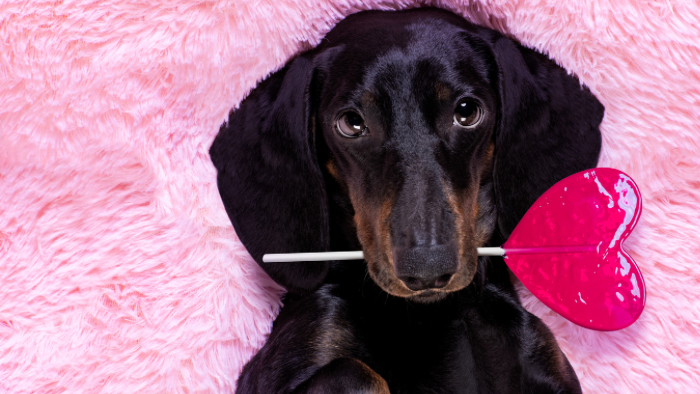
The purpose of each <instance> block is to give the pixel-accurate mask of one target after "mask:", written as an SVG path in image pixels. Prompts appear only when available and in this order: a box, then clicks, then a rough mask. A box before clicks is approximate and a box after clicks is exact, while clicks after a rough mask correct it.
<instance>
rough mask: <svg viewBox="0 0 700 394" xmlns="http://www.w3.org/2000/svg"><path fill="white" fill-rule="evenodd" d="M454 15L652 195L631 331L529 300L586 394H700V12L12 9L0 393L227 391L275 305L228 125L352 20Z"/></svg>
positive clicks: (647, 197) (4, 95) (0, 98)
mask: <svg viewBox="0 0 700 394" xmlns="http://www.w3.org/2000/svg"><path fill="white" fill-rule="evenodd" d="M420 4H432V5H439V6H442V7H444V8H448V9H451V10H453V11H455V12H457V13H460V14H462V15H464V16H466V17H467V18H468V19H470V20H473V21H475V22H477V23H480V24H483V25H487V26H490V27H493V28H495V29H497V30H500V31H502V32H504V33H506V34H508V35H510V36H512V37H514V38H516V39H518V40H520V41H521V42H523V43H524V44H526V45H528V46H531V47H535V48H537V49H539V50H541V51H543V52H546V53H548V54H549V55H550V56H551V57H552V58H554V59H555V60H556V61H557V62H558V63H559V64H561V65H562V66H563V67H565V68H566V69H568V70H569V71H571V72H572V73H575V74H577V75H578V76H579V77H580V79H581V80H582V81H583V82H584V83H585V84H587V85H588V86H589V87H590V88H591V90H592V91H593V92H594V93H595V94H596V95H597V96H598V98H599V99H600V101H601V102H602V103H603V104H604V105H605V107H606V115H605V119H604V120H603V124H602V126H601V129H602V131H603V152H602V156H601V161H600V165H601V166H609V167H615V168H618V169H620V170H622V171H624V172H626V173H628V174H629V175H631V176H632V177H633V178H634V179H635V180H636V181H637V183H638V184H639V185H640V189H641V192H642V195H643V197H644V214H643V215H642V217H641V220H640V221H639V224H638V226H637V228H636V230H635V232H634V233H633V234H632V236H631V237H630V239H629V240H628V241H627V242H626V247H627V250H628V251H629V252H630V254H631V255H632V256H633V257H634V258H635V260H636V261H637V262H638V264H639V266H640V267H641V269H642V271H643V273H644V277H645V280H646V284H647V288H648V294H647V295H648V299H647V307H646V310H645V312H644V313H643V314H642V316H641V318H640V320H639V321H638V322H637V323H635V324H633V325H632V326H631V327H629V328H627V329H624V330H622V331H619V332H607V333H606V332H596V331H590V330H586V329H584V328H580V327H577V326H575V325H573V324H572V323H569V322H568V321H566V320H564V319H563V318H561V317H559V316H558V315H556V314H555V313H553V312H551V311H549V310H548V308H546V307H545V306H544V305H543V304H541V303H540V302H539V301H537V300H536V299H534V298H533V297H532V296H531V295H529V294H527V291H525V290H522V295H523V303H524V304H525V306H526V307H527V308H528V309H529V310H530V311H532V312H533V313H535V314H537V315H538V316H540V317H542V318H543V319H544V321H545V322H546V323H547V324H548V325H549V326H550V327H551V328H552V329H553V330H554V332H555V334H556V336H557V338H558V340H559V343H560V345H561V346H562V348H563V349H564V351H565V353H566V354H567V356H568V357H569V360H571V363H572V364H573V366H574V369H575V370H576V371H577V373H578V375H579V378H580V380H581V383H582V385H583V387H584V391H585V392H587V393H670V392H678V393H689V392H697V391H700V377H699V375H700V371H699V369H700V303H699V301H698V298H700V296H699V293H700V269H699V268H698V264H697V262H696V260H697V256H699V255H700V241H699V240H698V238H700V236H698V233H699V230H700V208H699V207H700V126H699V123H700V122H699V121H700V115H699V114H700V3H698V2H696V1H680V0H669V1H658V2H655V1H632V0H614V1H612V0H598V1H593V0H579V1H569V2H563V1H554V0H549V1H547V0H520V1H505V0H501V1H478V0H473V1H456V0H455V1H433V2H415V1H396V2H392V1H377V0H375V1H349V0H346V1H320V0H315V1H313V0H307V1H280V0H250V1H247V0H239V1H216V0H212V1H201V0H196V1H195V0H163V1H156V2H144V1H139V0H66V1H60V0H59V1H39V0H35V1H29V2H27V1H16V0H5V1H3V2H0V392H3V393H4V392H7V393H29V392H36V393H60V392H70V393H74V392H84V393H97V392H100V393H127V392H143V393H156V392H181V393H194V392H202V393H204V392H231V391H233V390H234V388H235V382H236V377H237V374H238V373H239V371H240V370H241V368H242V366H243V365H244V364H245V362H246V361H247V360H248V359H249V358H250V357H251V355H252V354H253V353H254V352H255V351H256V349H258V348H259V347H260V346H261V345H262V343H263V342H264V340H265V337H266V335H267V333H268V331H269V329H270V324H271V322H272V319H273V318H274V316H275V315H276V313H277V310H278V308H279V289H278V288H277V287H276V286H275V285H274V284H273V283H271V282H270V280H269V279H267V278H266V277H265V275H264V274H263V273H262V272H261V270H260V269H259V268H258V267H257V266H256V265H255V263H253V262H252V261H251V259H250V257H249V256H248V255H247V253H246V252H245V249H244V248H243V247H242V246H241V244H240V243H239V242H238V240H237V239H236V236H235V233H234V232H233V230H232V228H231V225H230V223H229V220H228V217H227V216H226V213H225V211H224V209H223V205H222V204H221V201H220V200H219V196H218V192H217V190H216V184H215V171H214V167H213V166H212V164H211V162H210V160H209V157H208V149H209V145H210V144H211V142H212V140H213V138H214V136H215V134H216V132H217V131H218V128H219V125H220V124H221V122H222V121H223V120H224V119H225V118H226V115H227V113H228V111H229V110H230V109H231V108H232V107H234V106H235V105H237V104H238V103H239V102H240V101H241V100H242V99H243V97H244V96H245V95H246V94H247V92H248V91H249V90H250V89H251V88H253V87H254V86H255V84H256V82H257V81H258V80H260V79H262V78H264V77H265V76H266V75H267V74H268V73H270V72H271V71H273V70H275V69H277V68H279V67H280V66H281V65H282V64H283V63H284V62H285V61H286V60H287V59H288V58H289V57H290V56H292V55H293V54H295V53H297V52H299V51H301V50H303V49H307V48H310V47H311V46H313V45H315V44H316V43H317V42H319V40H320V39H321V38H322V37H323V35H324V34H325V33H326V32H327V31H328V30H329V29H330V28H331V27H332V26H333V25H334V24H335V23H336V22H337V21H339V20H340V19H342V18H343V17H344V16H345V15H347V14H350V13H353V12H355V11H358V10H361V9H369V8H384V9H392V8H406V7H412V6H416V5H420Z"/></svg>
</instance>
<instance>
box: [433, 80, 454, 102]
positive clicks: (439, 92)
mask: <svg viewBox="0 0 700 394" xmlns="http://www.w3.org/2000/svg"><path fill="white" fill-rule="evenodd" d="M435 94H436V96H437V99H438V100H440V101H445V100H447V99H449V98H450V95H452V90H451V89H450V88H449V87H448V86H447V85H445V84H444V83H442V82H438V83H436V84H435Z"/></svg>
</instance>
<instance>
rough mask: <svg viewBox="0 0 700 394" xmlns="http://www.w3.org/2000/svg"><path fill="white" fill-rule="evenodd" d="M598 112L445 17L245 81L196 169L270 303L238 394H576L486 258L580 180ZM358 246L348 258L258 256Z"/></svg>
mask: <svg viewBox="0 0 700 394" xmlns="http://www.w3.org/2000/svg"><path fill="white" fill-rule="evenodd" d="M603 112H604V108H603V106H602V105H601V104H600V102H599V101H598V100H597V99H596V98H595V97H594V96H593V95H592V94H591V93H590V91H589V90H588V89H587V88H585V87H582V86H581V84H580V83H579V81H578V80H577V79H576V78H575V77H574V76H570V75H568V74H567V73H566V71H565V70H563V69H562V68H561V67H559V66H557V65H556V64H555V63H554V62H552V61H551V60H549V59H548V58H547V57H546V56H544V55H542V54H540V53H537V52H535V51H533V50H531V49H528V48H525V47H523V46H521V45H520V44H518V43H516V42H514V41H513V40H511V39H509V38H507V37H505V36H503V35H501V34H499V33H498V32H495V31H493V30H490V29H486V28H482V27H478V26H475V25H473V24H471V23H469V22H467V21H466V20H464V19H463V18H461V17H459V16H457V15H455V14H453V13H451V12H448V11H444V10H439V9H432V8H422V9H412V10H404V11H364V12H360V13H357V14H354V15H350V16H348V17H347V18H346V19H344V20H342V21H341V22H339V23H338V24H337V25H336V27H334V28H333V29H332V30H331V31H330V32H329V33H328V34H327V36H326V37H325V38H324V39H323V40H322V42H321V44H319V45H318V46H317V47H316V48H314V49H311V50H309V51H307V52H305V53H302V54H300V55H298V56H297V57H295V58H294V59H292V60H291V61H290V62H289V63H287V65H286V66H284V68H282V69H281V70H279V71H277V72H275V73H273V74H272V75H270V76H269V77H268V78H266V79H265V80H264V81H262V82H261V83H260V84H259V85H258V86H257V87H256V88H255V89H254V90H253V91H252V92H251V93H250V95H249V96H248V97H247V98H246V99H245V100H244V101H243V102H242V103H241V105H240V108H238V109H236V110H233V111H232V112H231V114H230V115H229V118H228V121H227V122H226V123H224V125H222V127H221V129H220V131H219V133H218V135H217V137H216V138H215V140H214V142H213V144H212V147H211V150H210V154H211V158H212V161H213V163H214V165H215V167H216V168H217V171H218V178H217V181H218V187H219V192H220V194H221V198H222V200H223V203H224V206H225V208H226V211H227V213H228V215H229V217H230V219H231V222H232V224H233V226H234V228H235V230H236V233H237V234H238V236H239V238H240V240H241V242H242V243H243V245H245V247H246V248H247V250H248V252H249V253H250V254H251V256H252V257H253V258H254V259H255V261H257V262H258V263H259V264H260V266H261V267H262V268H263V269H264V270H265V272H267V274H268V275H269V276H270V277H271V278H272V279H274V280H275V281H276V282H277V283H279V284H280V285H282V286H283V287H284V288H286V289H287V293H286V295H285V298H284V306H283V307H282V309H281V311H280V313H279V316H278V317H277V319H276V320H275V321H274V324H273V327H272V332H271V334H270V336H269V339H268V340H267V342H266V344H265V345H264V346H263V348H262V349H260V351H259V352H258V353H257V354H256V355H255V356H254V357H253V358H252V359H251V360H250V362H249V363H248V364H247V365H246V366H245V368H244V369H243V372H242V374H241V376H240V378H239V380H238V388H237V392H238V393H259V394H269V393H389V392H391V393H580V392H581V387H580V384H579V381H578V379H577V377H576V374H575V372H574V370H573V369H572V367H571V365H570V363H569V361H568V360H567V358H566V356H565V355H564V354H563V352H562V351H561V350H560V348H559V346H558V345H557V343H556V341H555V339H554V336H553V335H552V333H551V332H550V331H549V329H548V328H547V327H546V326H545V325H544V324H543V323H542V322H541V321H540V320H539V319H538V318H537V317H535V316H533V315H532V314H530V313H528V312H527V311H526V310H525V309H524V308H523V307H522V306H521V304H520V301H519V298H518V296H517V293H516V291H515V290H514V287H513V285H512V283H511V274H510V272H509V270H508V268H507V266H506V265H505V263H504V261H503V259H502V258H500V257H478V256H477V247H480V246H499V245H502V243H503V242H504V241H505V240H506V239H507V238H508V236H509V235H510V233H511V232H512V231H513V229H514V228H515V226H516V224H517V223H518V221H519V220H520V219H521V218H522V216H523V215H524V214H525V212H526V211H527V209H528V208H529V207H530V205H531V204H532V203H534V201H535V200H536V199H537V197H538V196H540V195H541V194H542V193H543V192H544V191H545V190H547V189H548V188H549V187H551V186H552V185H553V184H554V183H556V182H557V181H559V180H561V179H563V178H564V177H566V176H568V175H571V174H573V173H576V172H579V171H582V170H584V169H588V168H592V167H595V166H596V164H597V160H598V155H599V152H600V148H601V134H600V131H599V124H600V122H601V121H602V117H603ZM358 249H362V251H363V253H364V256H365V260H364V261H355V262H333V261H330V262H295V263H263V262H262V256H263V254H266V253H293V252H320V251H344V250H358Z"/></svg>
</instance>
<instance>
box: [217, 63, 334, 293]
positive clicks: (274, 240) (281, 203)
mask: <svg viewBox="0 0 700 394" xmlns="http://www.w3.org/2000/svg"><path fill="white" fill-rule="evenodd" d="M317 61H320V60H319V59H318V57H315V56H314V54H313V53H308V52H307V53H306V54H303V55H301V56H299V57H297V58H296V59H294V60H292V61H291V62H290V63H288V64H287V65H286V66H285V67H284V68H282V69H281V70H279V71H277V72H275V73H274V74H272V75H271V76H269V77H268V78H267V79H266V80H264V81H263V82H261V83H260V84H259V85H258V86H257V87H256V88H255V89H254V90H253V91H252V92H251V94H250V95H249V96H248V97H247V98H246V99H245V100H244V101H243V102H242V103H241V106H240V108H239V109H237V110H235V111H233V112H232V113H231V114H230V116H229V119H228V122H227V123H225V124H224V125H223V126H221V129H220V130H219V134H218V135H217V136H216V139H215V140H214V143H213V144H212V146H211V149H210V155H211V159H212V161H213V162H214V166H215V167H216V169H217V170H218V178H217V179H218V186H219V193H220V194H221V199H222V200H223V202H224V206H225V207H226V212H227V213H228V216H229V218H230V219H231V223H232V224H233V227H234V228H235V230H236V234H237V235H238V237H239V238H240V239H241V242H242V243H243V245H244V246H245V247H246V249H247V250H248V252H249V253H250V254H251V256H252V257H253V258H254V259H255V261H256V262H257V263H258V264H259V265H260V266H261V267H262V268H263V269H264V270H265V272H267V274H268V275H270V277H271V278H272V279H274V280H275V281H276V282H277V283H279V284H280V285H282V286H284V287H285V288H286V289H287V290H288V291H290V292H292V293H304V292H308V291H311V290H314V289H315V288H317V287H318V286H320V285H321V283H322V282H323V280H324V279H325V276H326V274H327V272H328V262H316V263H311V262H296V263H263V262H262V256H263V254H266V253H294V252H322V251H327V250H328V248H329V245H330V234H329V225H328V208H327V202H326V193H325V185H324V181H323V176H322V174H321V170H320V168H319V166H318V163H317V161H316V153H315V150H314V142H313V138H314V134H313V131H312V127H313V108H314V103H313V101H314V94H313V92H312V90H313V88H312V86H311V85H312V79H313V78H314V74H315V71H316V70H315V66H314V65H315V62H317Z"/></svg>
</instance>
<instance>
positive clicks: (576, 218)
mask: <svg viewBox="0 0 700 394" xmlns="http://www.w3.org/2000/svg"><path fill="white" fill-rule="evenodd" d="M641 212H642V196H641V194H640V193H639V189H638V188H637V185H636V184H635V183H634V181H633V180H632V178H630V177H629V176H628V175H626V174H624V173H623V172H620V171H618V170H614V169H612V168H596V169H592V170H586V171H583V172H579V173H577V174H574V175H571V176H569V177H567V178H565V179H563V180H562V181H560V182H558V183H557V184H555V185H554V186H552V187H551V188H550V189H549V190H547V191H546V192H545V193H544V194H543V195H542V196H541V197H540V198H539V199H537V201H535V204H533V206H532V207H530V209H529V210H528V211H527V213H526V214H525V216H524V217H523V219H522V220H521V221H520V223H519V224H518V225H517V226H516V228H515V230H513V233H512V234H511V236H510V238H509V239H508V241H506V243H505V244H504V245H503V248H479V254H480V255H503V256H504V260H505V262H506V264H508V266H509V267H510V269H511V270H512V271H513V273H514V274H515V276H517V277H518V279H520V281H521V282H522V283H523V285H525V287H527V288H528V289H529V290H530V291H531V292H532V294H534V295H535V296H536V297H537V298H539V299H540V300H541V301H542V302H544V303H545V304H546V305H547V306H549V307H550V308H552V309H553V310H554V311H556V312H557V313H559V314H560V315H562V316H564V317H565V318H567V319H569V320H570V321H572V322H574V323H576V324H578V325H581V326H583V327H587V328H591V329H595V330H604V331H610V330H619V329H622V328H625V327H627V326H629V325H630V324H632V323H634V321H635V320H637V318H639V315H640V314H641V313H642V310H643V309H644V303H645V300H646V288H645V286H644V279H643V278H642V273H641V272H640V270H639V267H638V266H637V264H636V263H635V262H634V260H633V259H632V257H630V255H629V254H627V252H625V251H624V249H623V248H622V243H623V242H624V240H625V239H627V237H628V236H629V234H630V233H631V232H632V229H634V226H635V225H636V224H637V221H638V220H639V216H640V214H641ZM362 258H363V256H362V251H356V252H327V253H290V254H268V255H265V256H263V261H265V262H285V261H322V260H353V259H362Z"/></svg>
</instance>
